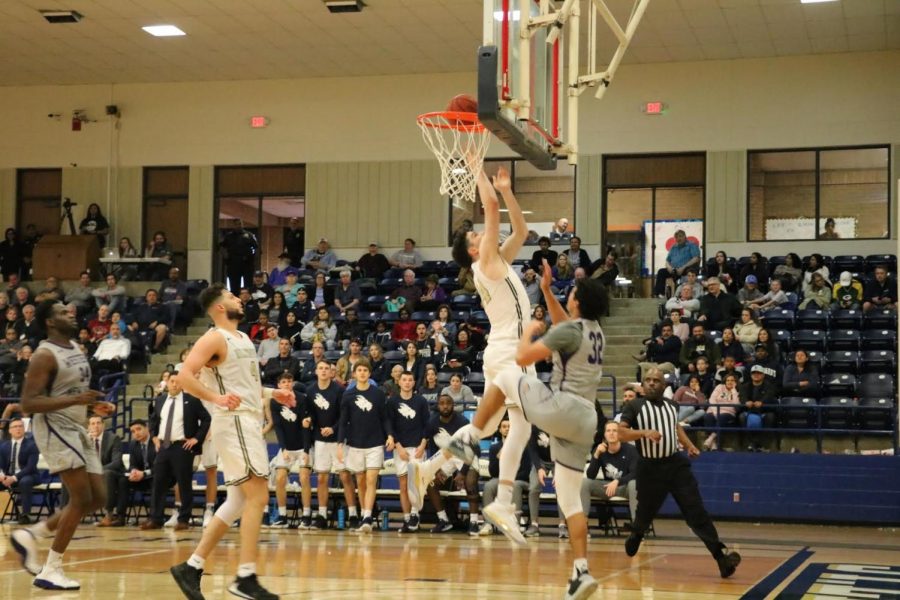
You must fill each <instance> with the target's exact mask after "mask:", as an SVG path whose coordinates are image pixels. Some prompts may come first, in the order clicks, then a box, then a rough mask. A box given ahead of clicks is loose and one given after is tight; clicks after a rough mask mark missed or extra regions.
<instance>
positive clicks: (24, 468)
mask: <svg viewBox="0 0 900 600" xmlns="http://www.w3.org/2000/svg"><path fill="white" fill-rule="evenodd" d="M39 454H40V452H39V451H38V448H37V445H36V444H35V443H34V440H33V439H31V438H29V437H25V438H22V441H21V445H20V446H19V470H18V471H17V472H15V473H10V471H11V470H12V468H11V465H10V464H9V463H10V461H11V460H12V440H6V441H5V442H3V443H2V444H0V470H2V471H3V472H4V473H6V474H7V475H13V476H15V478H16V479H22V478H23V477H28V476H29V475H30V476H32V477H37V474H38V470H37V463H38V455H39Z"/></svg>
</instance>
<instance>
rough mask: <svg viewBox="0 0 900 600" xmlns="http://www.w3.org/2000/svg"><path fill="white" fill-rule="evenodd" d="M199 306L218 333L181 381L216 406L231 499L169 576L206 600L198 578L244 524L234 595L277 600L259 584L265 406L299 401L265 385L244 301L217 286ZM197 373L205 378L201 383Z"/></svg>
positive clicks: (196, 353)
mask: <svg viewBox="0 0 900 600" xmlns="http://www.w3.org/2000/svg"><path fill="white" fill-rule="evenodd" d="M200 305H201V306H202V308H203V310H204V311H205V312H206V313H207V314H208V315H209V316H210V318H211V319H212V321H213V323H214V325H215V327H214V328H213V329H210V330H209V331H207V332H206V333H205V334H204V335H203V337H201V338H200V339H199V340H197V343H196V344H194V346H193V348H191V352H190V354H189V355H188V357H187V358H186V359H185V361H184V366H183V367H182V369H181V372H180V373H179V374H178V375H177V377H178V380H179V381H180V382H181V384H182V386H183V387H184V389H185V391H186V392H188V393H189V394H192V395H193V396H195V397H197V398H199V399H201V400H205V401H206V402H209V403H211V404H212V405H213V407H212V425H211V426H210V431H211V432H212V441H213V443H214V444H215V445H216V450H217V451H218V454H219V459H220V461H221V463H222V468H223V471H224V474H225V485H226V486H228V496H227V499H226V500H225V502H224V503H223V504H222V505H221V506H220V507H219V508H218V510H217V511H216V513H215V516H214V517H213V519H212V521H211V522H210V524H209V525H208V526H207V528H206V529H205V530H204V532H203V538H202V539H201V540H200V544H199V545H198V546H197V549H196V550H194V554H192V555H191V557H190V558H189V559H188V560H187V561H186V562H183V563H181V564H178V565H175V566H174V567H172V568H171V569H170V571H171V573H172V576H173V577H174V578H175V581H176V582H177V583H178V587H179V588H181V591H182V592H183V593H184V595H185V596H187V597H188V598H190V599H191V600H202V598H203V593H202V592H201V591H200V576H201V574H202V573H203V565H204V563H205V561H206V558H207V557H208V556H209V554H210V553H211V552H212V551H213V549H214V548H215V547H216V545H217V544H218V542H219V540H220V539H221V538H222V536H223V535H224V534H225V532H226V531H227V530H228V528H229V527H231V524H232V523H234V521H235V519H237V518H238V517H240V518H241V548H240V558H239V561H238V572H237V577H236V578H235V580H234V582H233V583H232V584H231V585H230V586H229V587H228V591H229V592H230V593H232V594H233V595H235V596H238V597H241V598H261V599H264V600H269V599H273V598H275V599H277V598H278V596H276V595H275V594H272V593H270V592H269V591H267V590H266V589H265V588H263V587H262V586H261V585H260V584H259V582H258V581H257V578H256V559H257V553H258V543H259V530H260V525H261V519H262V515H263V511H264V509H265V507H266V505H267V504H268V502H269V487H268V476H269V455H268V451H267V449H266V441H265V439H264V438H263V435H262V421H263V404H262V403H263V402H269V400H271V399H273V398H274V399H275V401H276V402H280V403H281V404H284V405H285V406H288V407H291V408H293V407H294V405H295V404H296V401H295V399H294V393H293V392H292V391H290V390H273V389H271V388H263V387H262V385H261V384H260V377H259V360H258V359H257V356H256V349H255V348H254V346H253V342H251V341H250V338H248V337H247V336H246V335H245V334H244V333H243V332H241V331H238V328H237V325H238V323H239V322H240V321H241V319H242V318H243V316H244V307H243V304H242V303H241V301H240V299H239V298H237V297H236V296H235V295H234V294H232V293H231V292H229V291H228V290H226V289H225V286H224V285H222V284H221V283H216V284H213V285H211V286H209V287H208V288H206V289H205V290H203V292H201V293H200ZM197 373H201V377H200V380H198V379H197Z"/></svg>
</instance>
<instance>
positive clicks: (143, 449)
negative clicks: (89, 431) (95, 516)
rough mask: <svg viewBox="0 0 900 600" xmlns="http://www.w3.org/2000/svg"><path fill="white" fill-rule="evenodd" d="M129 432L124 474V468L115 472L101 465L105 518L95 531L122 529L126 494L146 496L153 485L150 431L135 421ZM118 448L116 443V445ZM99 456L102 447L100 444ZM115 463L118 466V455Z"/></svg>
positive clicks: (144, 424) (126, 499)
mask: <svg viewBox="0 0 900 600" xmlns="http://www.w3.org/2000/svg"><path fill="white" fill-rule="evenodd" d="M128 427H129V429H130V430H131V443H130V444H129V446H128V472H127V473H126V472H125V468H124V465H123V466H122V468H121V469H120V470H119V471H116V470H113V469H107V468H106V464H107V463H106V461H105V460H104V462H103V466H104V468H103V477H104V479H105V481H106V490H107V493H108V496H107V498H106V516H105V517H103V520H101V521H100V523H99V524H98V527H122V526H124V525H125V513H126V512H128V497H129V491H131V490H134V491H141V492H144V493H146V492H149V491H150V490H151V487H152V485H153V468H152V467H153V461H155V460H156V448H155V447H154V446H153V443H152V442H151V441H150V430H149V429H148V428H147V421H145V420H143V419H135V420H134V421H132V422H131V424H130V425H129V426H128ZM116 439H117V440H118V437H116ZM116 445H117V446H121V443H120V442H116ZM100 448H101V454H102V452H103V445H102V443H101V445H100ZM119 463H120V464H121V463H122V457H121V453H120V454H119Z"/></svg>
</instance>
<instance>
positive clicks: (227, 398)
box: [213, 394, 241, 410]
mask: <svg viewBox="0 0 900 600" xmlns="http://www.w3.org/2000/svg"><path fill="white" fill-rule="evenodd" d="M213 402H214V403H216V404H217V405H219V406H221V407H222V408H224V409H226V410H234V409H236V408H237V407H238V406H240V405H241V399H240V398H238V396H237V394H222V395H221V396H216V399H215V400H213Z"/></svg>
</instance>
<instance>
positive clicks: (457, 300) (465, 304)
mask: <svg viewBox="0 0 900 600" xmlns="http://www.w3.org/2000/svg"><path fill="white" fill-rule="evenodd" d="M450 306H452V307H453V308H454V309H455V310H463V309H469V310H471V309H473V308H475V307H476V306H478V296H476V295H474V294H460V295H458V296H454V297H453V299H452V300H451V301H450Z"/></svg>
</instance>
